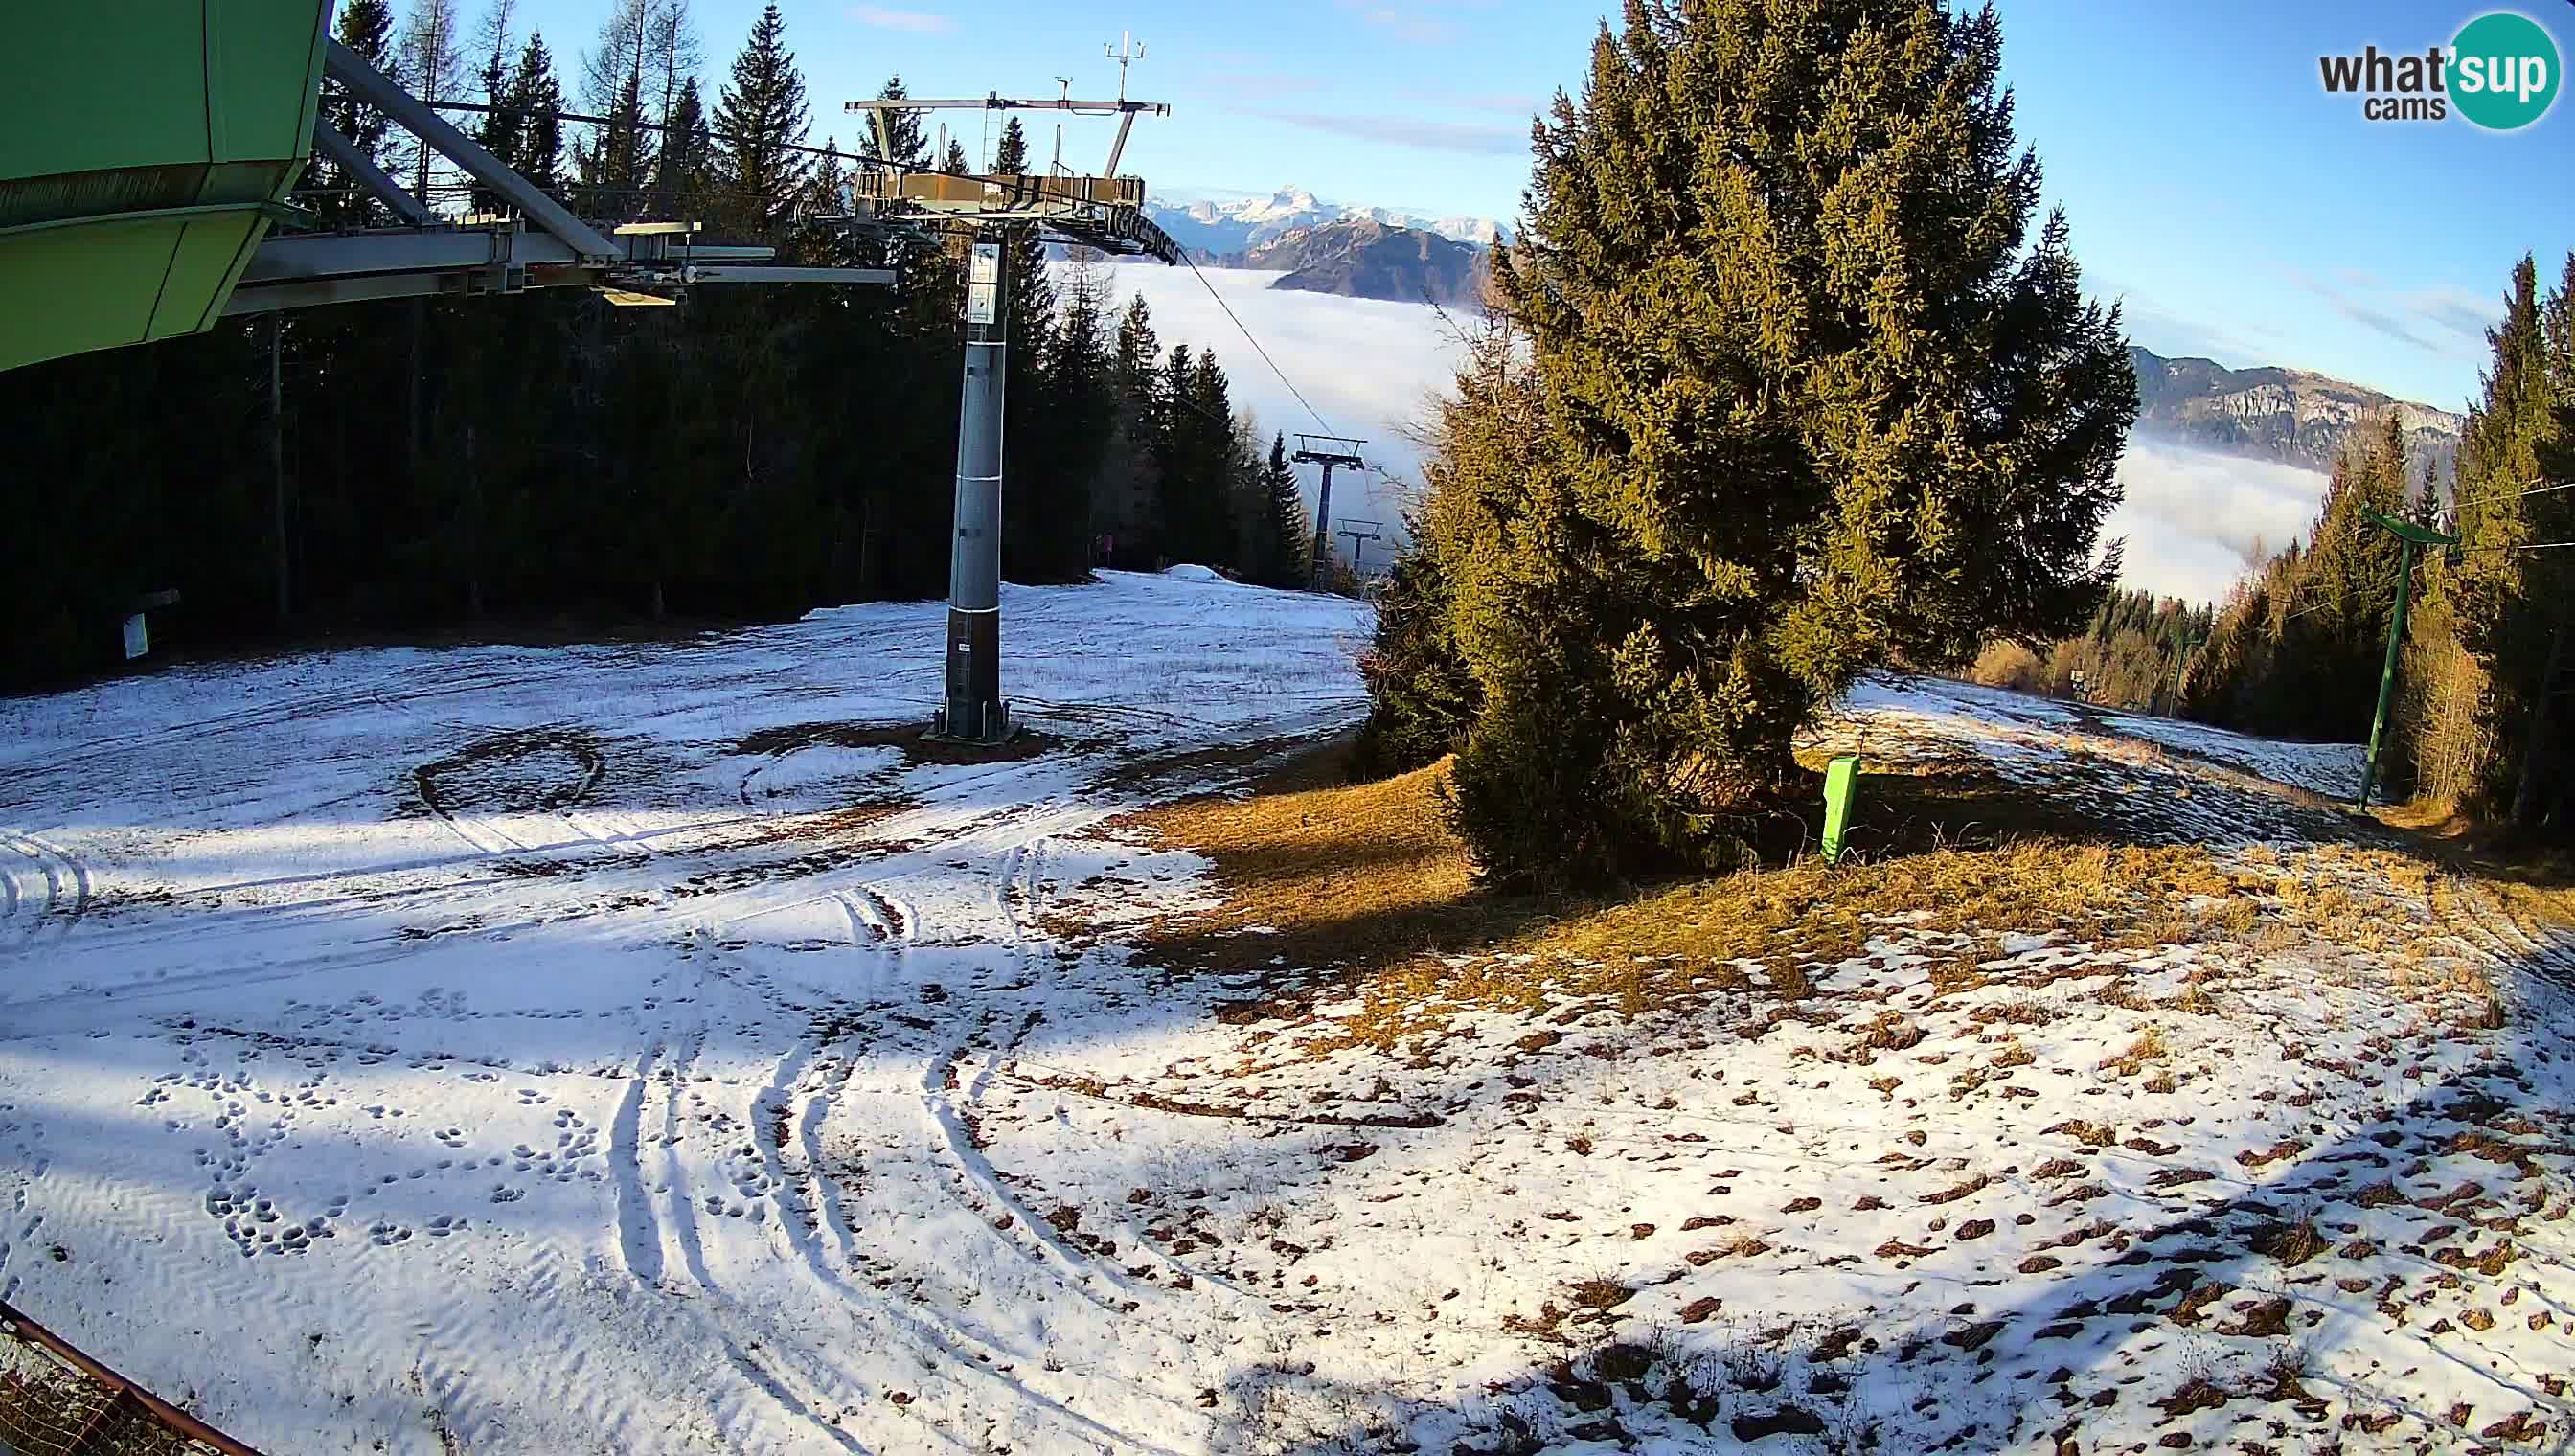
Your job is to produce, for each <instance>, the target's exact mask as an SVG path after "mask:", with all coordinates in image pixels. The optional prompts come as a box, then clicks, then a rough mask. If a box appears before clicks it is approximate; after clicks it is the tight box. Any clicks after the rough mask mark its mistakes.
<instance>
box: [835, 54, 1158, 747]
mask: <svg viewBox="0 0 2575 1456" xmlns="http://www.w3.org/2000/svg"><path fill="white" fill-rule="evenodd" d="M1129 49H1130V50H1133V51H1134V52H1135V55H1131V56H1127V57H1124V58H1120V69H1121V77H1122V79H1121V82H1120V85H1119V97H1118V99H1117V100H1116V101H1080V100H1076V99H1074V98H1073V97H1072V96H1071V95H1070V94H1066V95H1059V96H1057V97H1055V98H1053V99H1048V100H1034V101H1030V100H1018V99H1014V98H1011V97H1006V96H1004V95H1002V94H1001V93H1000V92H998V91H997V92H990V93H987V94H986V95H985V96H984V97H983V99H981V100H971V99H970V100H956V99H950V100H942V99H924V100H915V99H913V98H910V97H904V98H900V99H896V98H884V99H877V100H868V101H852V102H847V103H845V104H844V105H843V107H842V109H843V110H844V111H848V112H855V113H864V114H865V115H866V116H867V118H868V124H869V127H870V128H871V130H872V131H873V132H874V134H875V136H876V140H877V148H876V150H877V160H873V161H871V160H867V159H861V160H860V161H859V163H858V171H857V175H856V178H855V180H854V182H853V183H852V187H851V210H852V212H853V213H854V214H855V215H856V216H857V217H858V218H859V219H861V220H862V222H867V223H874V224H877V225H880V226H887V227H896V228H909V229H914V230H928V231H937V232H941V233H945V234H947V235H948V236H950V237H953V238H959V239H962V240H963V241H965V242H966V244H967V284H966V308H965V321H966V381H965V390H964V393H963V394H962V396H961V397H960V398H959V401H958V406H957V515H956V529H955V534H954V536H952V537H951V539H950V542H949V557H948V664H947V666H948V673H947V685H946V693H945V695H944V701H943V702H942V704H941V705H940V708H939V711H938V714H937V718H936V720H935V722H934V724H933V727H932V732H933V734H934V735H935V736H938V737H943V738H951V739H955V740H958V741H963V742H971V743H986V744H991V743H999V742H1001V741H1002V740H1004V739H1005V738H1008V737H1009V736H1010V735H1011V732H1012V724H1011V707H1010V704H1009V702H1008V701H1007V700H1005V699H1004V698H1003V697H1002V595H1001V592H1002V484H1003V478H1004V475H1005V473H1006V469H1007V467H1006V465H1005V462H1004V457H1003V441H1002V402H1003V389H1004V385H1005V382H1006V380H1007V379H1008V377H1009V372H1010V352H1011V351H1010V345H1011V341H1010V316H1011V290H1012V288H1013V287H1014V286H1015V283H1016V280H1014V279H1013V278H1012V277H1011V271H1010V258H1009V255H1008V251H1007V250H1006V249H1005V248H1004V247H1003V244H1004V242H1005V241H1006V240H1007V239H1008V238H1009V237H1010V236H1011V235H1012V234H1014V233H1026V232H1035V233H1036V234H1037V235H1038V236H1040V237H1041V238H1044V239H1046V240H1047V241H1050V242H1059V243H1067V244H1072V245H1075V246H1079V247H1085V248H1095V249H1098V250H1099V251H1101V252H1103V253H1111V254H1119V255H1124V256H1130V257H1149V258H1158V259H1160V260H1162V261H1163V262H1165V263H1179V262H1180V261H1181V250H1180V245H1178V244H1177V243H1174V242H1173V241H1172V239H1171V236H1170V235H1169V234H1167V233H1165V232H1164V231H1163V230H1162V229H1161V228H1159V227H1157V226H1155V224H1154V222H1153V220H1152V219H1150V218H1148V217H1146V216H1145V181H1144V179H1143V178H1141V177H1125V176H1120V175H1119V173H1118V163H1119V159H1120V158H1121V157H1123V156H1124V155H1125V154H1126V150H1127V134H1128V132H1129V130H1130V129H1131V128H1132V127H1134V126H1135V124H1136V118H1137V117H1138V116H1139V115H1143V114H1151V115H1154V116H1169V115H1170V114H1171V110H1172V109H1171V108H1170V107H1169V106H1166V105H1164V104H1162V103H1160V102H1152V101H1130V100H1128V99H1127V96H1126V85H1125V82H1124V79H1123V78H1124V70H1125V65H1126V62H1128V61H1132V60H1134V59H1136V58H1137V57H1138V56H1141V55H1143V53H1144V52H1143V49H1142V48H1141V47H1134V46H1130V47H1129ZM1066 89H1067V91H1068V92H1069V90H1070V88H1069V87H1068V88H1066ZM967 110H973V111H1053V112H1059V113H1065V114H1069V115H1073V116H1101V117H1108V116H1114V117H1116V118H1118V136H1117V140H1116V141H1114V142H1112V143H1111V145H1110V148H1109V162H1108V165H1107V166H1106V167H1105V168H1104V169H1103V170H1102V172H1101V174H1100V175H1098V176H1081V175H1076V174H1072V173H1069V172H1065V171H1063V170H1061V167H1060V165H1059V166H1058V167H1057V168H1054V169H1051V170H1050V171H1049V172H1048V173H1047V174H1046V175H1044V176H1028V175H1025V174H1017V173H948V172H937V171H930V170H927V169H922V168H915V167H908V166H904V165H902V164H899V163H893V162H889V161H886V160H884V159H885V158H888V157H890V156H891V155H892V154H893V151H894V148H893V145H892V140H893V139H892V137H891V135H890V131H891V128H890V127H889V125H888V117H889V114H891V113H894V112H898V111H967Z"/></svg>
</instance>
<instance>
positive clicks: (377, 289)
mask: <svg viewBox="0 0 2575 1456" xmlns="http://www.w3.org/2000/svg"><path fill="white" fill-rule="evenodd" d="M608 286H609V278H608V274H607V270H605V269H600V268H594V267H591V266H590V265H588V264H581V263H567V264H557V265H554V266H551V267H545V268H531V269H529V270H528V271H527V273H526V275H525V276H524V278H523V279H522V280H521V282H520V288H522V289H530V288H606V287H608ZM507 292H512V290H510V289H506V288H503V287H501V286H499V284H498V281H497V278H496V276H495V271H494V270H491V269H481V268H460V269H448V270H443V271H434V272H422V273H361V274H353V275H349V276H345V277H340V278H311V279H296V280H288V281H284V282H278V283H265V284H260V285H257V286H256V287H250V286H245V287H242V288H238V289H235V290H233V296H232V297H231V298H230V299H228V300H226V301H225V303H224V317H225V318H228V319H230V318H240V317H243V316H245V315H250V314H273V313H279V312H282V311H284V310H287V309H311V308H320V307H322V306H323V305H325V304H354V303H367V302H370V301H373V300H376V299H389V298H464V297H470V296H473V295H476V294H486V293H507Z"/></svg>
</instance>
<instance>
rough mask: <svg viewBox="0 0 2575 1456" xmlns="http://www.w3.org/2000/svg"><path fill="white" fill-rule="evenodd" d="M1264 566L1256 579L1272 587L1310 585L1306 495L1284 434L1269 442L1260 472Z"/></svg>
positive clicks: (1262, 565)
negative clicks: (1298, 481) (1298, 483)
mask: <svg viewBox="0 0 2575 1456" xmlns="http://www.w3.org/2000/svg"><path fill="white" fill-rule="evenodd" d="M1255 519H1256V520H1257V521H1258V522H1259V524H1260V536H1259V538H1258V539H1259V541H1260V542H1261V543H1262V551H1261V564H1260V570H1259V575H1258V576H1257V578H1256V580H1258V581H1260V582H1262V583H1263V584H1265V585H1268V586H1272V587H1302V586H1306V585H1308V583H1307V578H1308V576H1309V575H1310V574H1311V571H1312V565H1313V564H1312V562H1311V561H1310V560H1308V558H1307V553H1306V550H1305V546H1306V534H1305V533H1306V530H1307V528H1306V525H1305V496H1304V492H1303V491H1301V490H1300V489H1298V487H1297V485H1296V467H1295V466H1293V465H1291V464H1289V463H1288V460H1287V434H1286V433H1285V432H1284V431H1283V432H1282V433H1280V434H1279V435H1278V436H1276V437H1274V438H1273V439H1272V440H1271V442H1270V459H1269V461H1268V462H1267V463H1266V464H1264V465H1263V467H1262V472H1261V510H1260V513H1259V515H1258V516H1257V517H1256V518H1255Z"/></svg>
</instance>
